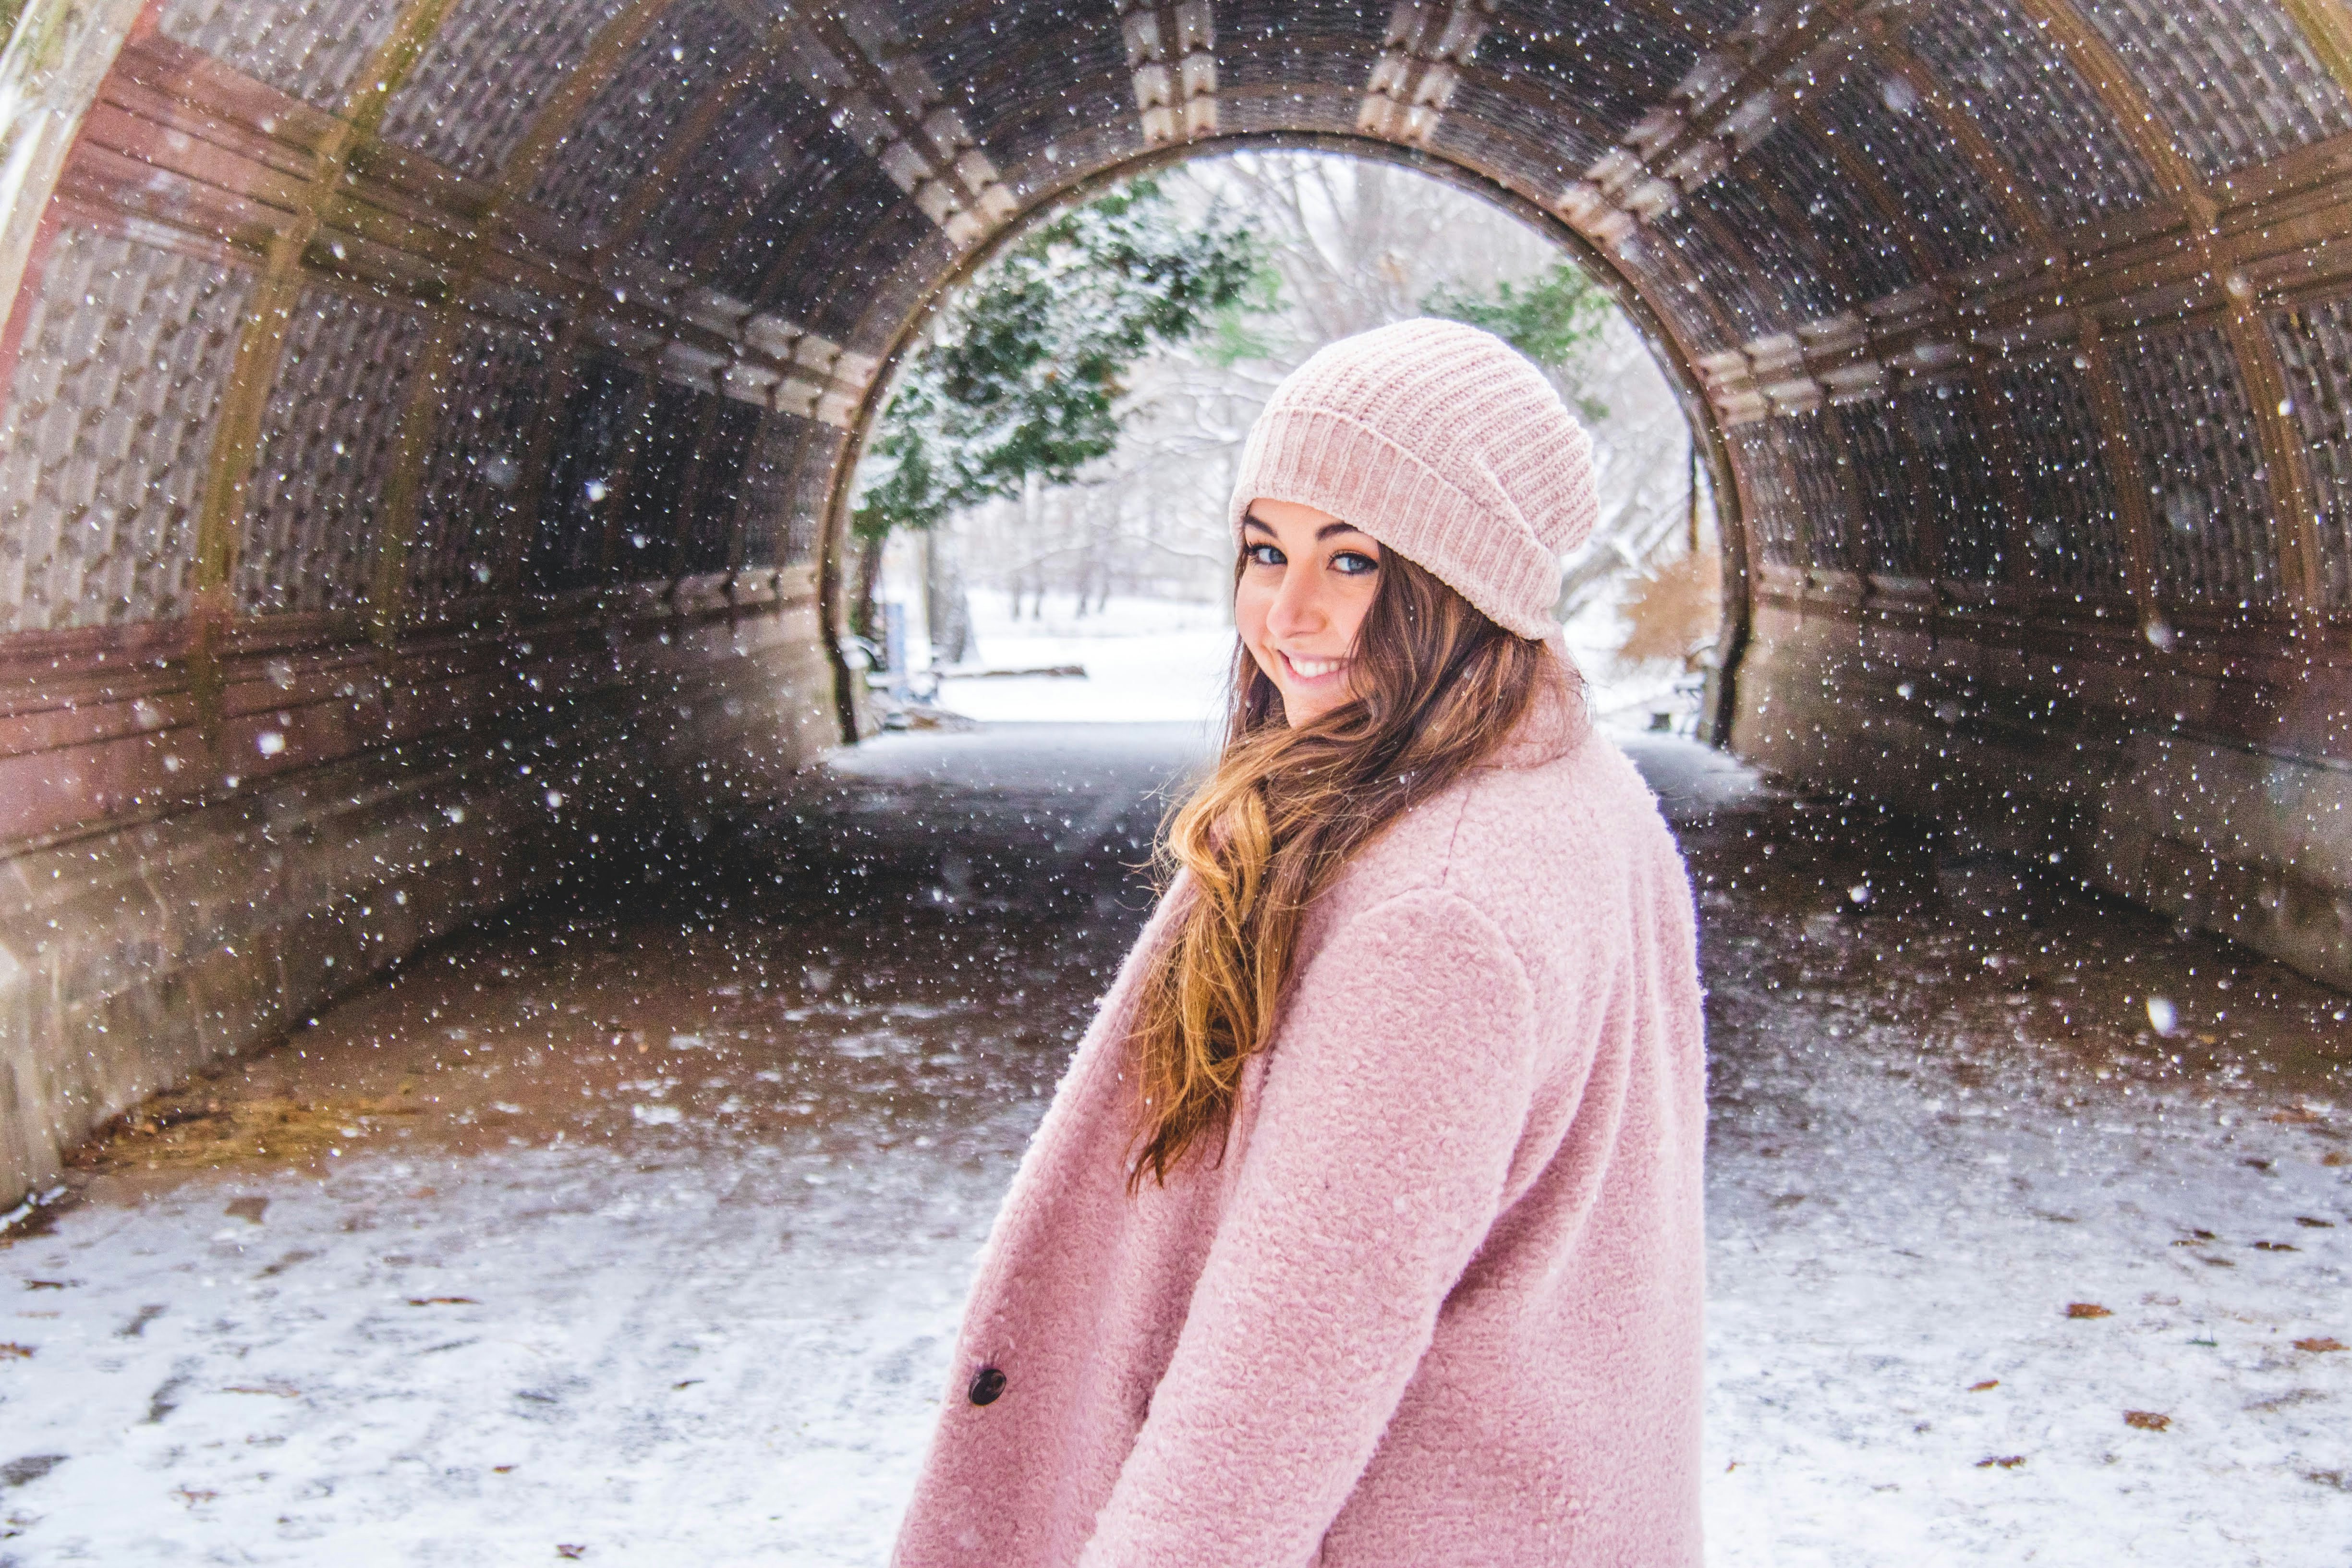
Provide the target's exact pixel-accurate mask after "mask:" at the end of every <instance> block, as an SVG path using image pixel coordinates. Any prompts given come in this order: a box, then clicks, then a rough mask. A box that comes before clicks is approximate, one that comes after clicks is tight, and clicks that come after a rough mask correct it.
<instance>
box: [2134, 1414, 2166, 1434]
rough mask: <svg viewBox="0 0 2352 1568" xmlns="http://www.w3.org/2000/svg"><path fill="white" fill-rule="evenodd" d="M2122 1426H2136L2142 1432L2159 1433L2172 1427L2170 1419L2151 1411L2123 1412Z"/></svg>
mask: <svg viewBox="0 0 2352 1568" xmlns="http://www.w3.org/2000/svg"><path fill="white" fill-rule="evenodd" d="M2124 1425H2125V1426H2137V1427H2138V1428H2139V1429H2140V1430H2141V1431H2143V1432H2161V1431H2163V1430H2164V1429H2165V1428H2166V1427H2168V1426H2171V1425H2172V1417H2171V1416H2169V1415H2158V1414H2157V1413H2156V1412H2155V1411H2153V1410H2126V1411H2125V1412H2124Z"/></svg>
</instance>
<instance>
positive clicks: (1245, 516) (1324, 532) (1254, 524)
mask: <svg viewBox="0 0 2352 1568" xmlns="http://www.w3.org/2000/svg"><path fill="white" fill-rule="evenodd" d="M1242 526H1243V527H1244V528H1255V529H1257V530H1258V531H1261V532H1265V533H1272V532H1273V531H1274V525H1273V524H1272V523H1270V522H1268V521H1265V519H1264V518H1262V517H1260V516H1258V514H1257V513H1255V512H1254V511H1245V512H1244V513H1242ZM1363 532H1364V531H1363V530H1362V529H1360V528H1358V527H1357V526H1356V525H1355V524H1354V523H1352V522H1341V521H1338V520H1336V519H1335V520H1333V521H1330V522H1327V523H1325V524H1324V525H1323V526H1322V527H1320V528H1318V529H1317V530H1316V531H1315V537H1316V538H1317V539H1328V538H1330V537H1331V536H1332V535H1333V534H1335V533H1363ZM1364 537H1365V538H1367V539H1369V538H1370V537H1371V535H1370V534H1364Z"/></svg>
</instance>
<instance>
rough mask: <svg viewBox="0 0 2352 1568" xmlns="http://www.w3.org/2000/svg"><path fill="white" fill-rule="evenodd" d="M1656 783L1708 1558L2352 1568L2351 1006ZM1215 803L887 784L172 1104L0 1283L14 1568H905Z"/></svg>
mask: <svg viewBox="0 0 2352 1568" xmlns="http://www.w3.org/2000/svg"><path fill="white" fill-rule="evenodd" d="M1640 754H1641V759H1642V761H1643V764H1644V767H1645V768H1646V769H1647V770H1648V772H1649V773H1650V776H1651V777H1652V779H1653V781H1654V783H1655V784H1657V786H1658V787H1659V788H1660V790H1661V792H1662V795H1664V797H1665V799H1666V801H1667V804H1668V806H1669V809H1670V812H1671V814H1672V815H1673V816H1675V819H1676V822H1677V825H1678V827H1679V830H1680V831H1681V832H1682V834H1683V836H1684V839H1685V845H1686V847H1688V848H1689V850H1690V852H1691V855H1692V860H1693V865H1694V869H1695V872H1696V875H1697V877H1698V879H1699V883H1700V899H1701V913H1702V920H1703V922H1704V925H1705V928H1706V934H1705V948H1706V958H1705V962H1706V969H1707V977H1708V981H1709V985H1710V999H1709V1007H1710V1027H1711V1031H1712V1049H1713V1068H1712V1070H1713V1084H1714V1106H1715V1121H1714V1132H1713V1144H1712V1150H1711V1156H1710V1162H1711V1163H1710V1175H1709V1218H1710V1231H1711V1236H1712V1245H1713V1252H1712V1257H1711V1260H1710V1268H1711V1279H1710V1286H1711V1294H1712V1298H1713V1303H1712V1308H1711V1318H1710V1366H1709V1407H1708V1421H1709V1449H1708V1459H1707V1468H1708V1479H1707V1486H1708V1497H1707V1507H1708V1519H1709V1528H1710V1539H1711V1545H1710V1557H1711V1560H1712V1561H1713V1562H1715V1563H1718V1564H1725V1565H1739V1568H1747V1565H1750V1564H1759V1565H1760V1564H1811V1563H1823V1564H1840V1565H1844V1564H1864V1563H1905V1564H1913V1563H1979V1562H1990V1563H2026V1562H2032V1563H2185V1562H2195V1563H2200V1564H2202V1563H2247V1564H2252V1563H2264V1564H2314V1565H2317V1564H2326V1565H2331V1568H2343V1565H2344V1564H2346V1563H2352V1546H2347V1542H2352V1352H2342V1351H2338V1350H2336V1349H2332V1348H2329V1347H2331V1346H2332V1345H2334V1344H2336V1343H2337V1342H2343V1343H2352V1291H2347V1289H2346V1283H2347V1282H2346V1277H2345V1268H2346V1266H2347V1261H2352V1247H2347V1237H2352V1164H2347V1161H2352V1138H2347V1131H2352V1117H2347V1113H2346V1095H2345V1089H2344V1083H2343V1074H2344V1072H2345V1070H2346V1042H2347V1034H2352V1029H2347V1025H2346V1023H2345V1022H2344V1014H2345V1004H2344V1000H2343V999H2342V998H2340V997H2336V996H2333V995H2331V994H2327V993H2326V992H2324V991H2321V990H2319V989H2317V988H2315V987H2313V986H2309V985H2307V984H2303V983H2301V982H2299V981H2296V980H2295V979H2294V977H2293V976H2291V975H2287V974H2285V973H2283V972H2281V971H2280V970H2278V969H2277V968H2276V967H2275V966H2273V965H2268V964H2264V963H2256V962H2252V961H2249V960H2247V959H2245V958H2244V957H2243V956H2242V955H2233V954H2231V952H2228V951H2227V950H2224V949H2221V948H2220V947H2218V946H2216V945H2214V944H2211V943H2209V942H2203V941H2201V940H2179V939H2176V938H2175V937H2174V936H2173V935H2172V933H2170V932H2168V931H2166V930H2165V929H2163V928H2162V927H2161V926H2159V925H2157V924H2155V923H2153V922H2151V921H2147V920H2146V919H2144V918H2142V917H2139V916H2137V915H2135V914H2132V913H2130V912H2129V911H2126V910H2117V909H2116V908H2114V907H2112V906H2105V905H2099V904H2094V903H2091V902H2089V901H2087V900H2078V899H2069V898H2064V897H2060V896H2056V895H2053V894H2051V893H2048V892H2046V891H2042V890H2039V889H2032V888H2025V887H2021V886H2020V885H2019V884H2018V883H2017V881H2016V880H2015V879H2014V878H2013V877H2012V876H2011V874H2010V872H2009V869H2008V868H2005V867H2002V866H2000V865H1997V864H1990V863H1984V864H1972V863H1969V862H1966V861H1956V860H1953V859H1952V858H1950V857H1948V856H1940V857H1939V856H1938V854H1937V851H1936V847H1935V846H1933V845H1931V844H1927V843H1924V842H1923V841H1922V840H1921V839H1920V838H1919V837H1918V836H1917V835H1916V832H1912V831H1909V830H1906V829H1905V828H1904V827H1903V826H1900V825H1895V824H1887V823H1884V822H1881V821H1879V820H1878V819H1875V818H1863V817H1853V818H1852V819H1842V818H1843V817H1845V816H1846V814H1842V813H1841V812H1840V810H1839V809H1838V808H1837V807H1836V806H1835V805H1821V804H1814V803H1806V802H1796V801H1789V800H1785V799H1780V798H1777V797H1774V796H1771V795H1768V794H1766V793H1764V792H1761V791H1759V790H1757V789H1756V788H1755V787H1754V786H1753V784H1752V782H1751V781H1749V780H1748V779H1747V778H1746V777H1745V776H1744V775H1742V774H1741V773H1738V770H1737V769H1735V768H1733V767H1731V766H1730V765H1729V764H1727V763H1724V762H1722V761H1721V760H1720V759H1717V758H1714V757H1712V756H1710V755H1708V754H1706V753H1704V752H1698V751H1696V749H1695V748H1690V747H1687V746H1683V745H1680V744H1678V743H1648V744H1644V745H1643V746H1642V747H1641V752H1640ZM1197 755H1198V742H1197V739H1196V738H1195V737H1193V735H1192V732H1191V731H1184V730H1181V729H1177V728H1174V727H1169V728H1157V727H1147V726H1135V727H1129V728H1118V727H1099V728H1088V729H1083V730H1079V729H1072V730H1051V729H1045V728H1035V729H1031V728H1001V729H997V730H992V731H985V732H983V733H980V734H975V735H955V736H931V737H908V738H895V739H891V740H888V741H886V742H880V743H877V744H876V745H873V746H871V747H868V748H866V749H864V750H863V751H861V752H858V753H856V754H855V755H853V756H850V757H848V758H846V759H845V760H844V761H843V762H842V763H839V764H837V765H836V766H835V767H834V768H833V769H832V770H830V771H828V772H826V773H823V774H821V775H818V776H817V777H815V778H814V779H812V781H811V783H810V787H809V789H808V790H807V792H806V793H805V794H804V795H803V796H802V797H801V798H799V799H796V800H795V801H794V802H793V803H791V804H790V805H788V806H787V807H786V808H785V809H783V810H782V811H780V812H778V813H776V814H774V815H773V816H772V818H770V819H769V820H767V821H765V822H763V823H761V825H759V826H757V827H756V828H755V829H754V830H751V831H749V832H746V833H744V834H741V835H738V836H733V837H726V838H725V839H724V841H723V842H722V840H721V838H720V837H719V836H717V835H713V836H712V837H709V838H707V839H705V840H703V841H701V842H695V841H693V840H692V839H691V838H681V839H679V840H678V841H677V842H674V843H664V842H653V843H647V844H645V845H642V846H638V847H637V848H638V849H639V851H640V853H639V854H638V855H637V856H636V857H635V858H633V859H631V860H630V861H629V862H628V864H627V866H626V868H625V872H624V873H615V876H614V880H612V881H610V882H607V883H604V884H601V885H599V886H596V887H593V888H587V889H576V890H575V896H574V897H573V898H572V900H570V901H569V903H568V904H566V905H565V906H564V907H562V908H561V909H558V908H551V909H549V910H541V911H537V912H532V913H529V914H526V915H524V916H522V917H520V918H519V919H518V920H516V921H514V922H513V923H512V924H511V925H510V926H509V927H507V928H505V929H502V930H499V931H487V932H481V933H476V934H473V935H470V936H468V937H467V938H466V939H464V940H462V941H459V942H453V943H451V944H449V945H447V946H446V947H445V948H443V949H440V950H436V951H434V952H428V953H426V954H425V955H423V956H422V957H420V958H419V959H417V960H416V961H414V962H412V963H410V964H409V965H408V967H407V969H406V970H405V972H404V973H403V974H402V975H401V976H400V977H399V978H398V980H397V982H396V983H394V984H390V985H387V986H383V987H381V988H377V989H373V990H371V991H370V992H368V993H366V994H362V995H360V996H358V997H355V998H353V999H352V1000H351V1001H349V1002H347V1003H345V1004H344V1005H341V1006H340V1007H338V1008H336V1009H334V1010H333V1011H331V1013H329V1014H328V1015H326V1016H323V1017H321V1018H320V1020H319V1021H318V1022H317V1024H316V1025H315V1026H313V1027H310V1028H309V1029H307V1030H305V1031H304V1032H303V1033H302V1034H301V1036H300V1037H299V1038H298V1039H296V1040H294V1041H292V1042H290V1043H289V1045H288V1046H287V1047H284V1048H282V1049H278V1050H275V1051H272V1052H268V1053H265V1054H263V1055H260V1056H258V1057H256V1058H252V1059H251V1060H249V1061H247V1062H244V1063H240V1064H236V1065H234V1066H232V1067H230V1068H226V1070H223V1071H221V1072H219V1073H218V1074H216V1075H215V1076H214V1077H212V1078H210V1079H204V1080H200V1081H198V1082H197V1083H196V1084H194V1086H192V1087H191V1088H190V1089H187V1090H185V1091H184V1092H181V1093H177V1094H173V1095H168V1096H164V1097H162V1098H160V1099H159V1100H156V1101H154V1102H152V1103H151V1104H150V1105H149V1106H147V1107H145V1108H144V1109H143V1110H142V1116H141V1117H140V1118H139V1119H138V1120H137V1121H135V1122H134V1124H133V1125H131V1127H129V1128H127V1129H126V1130H125V1131H123V1132H122V1133H121V1135H120V1136H118V1137H117V1138H116V1139H114V1140H113V1141H112V1142H110V1143H109V1144H107V1145H106V1146H104V1147H103V1148H101V1149H99V1150H97V1151H94V1152H92V1153H91V1155H90V1156H89V1158H88V1159H86V1160H85V1162H84V1163H83V1165H82V1166H81V1167H80V1168H79V1169H78V1170H76V1171H75V1172H74V1173H73V1174H72V1177H71V1179H70V1181H69V1182H68V1184H66V1187H65V1189H64V1191H63V1192H62V1193H61V1194H59V1195H58V1197H57V1198H56V1200H55V1201H53V1202H52V1203H50V1204H49V1205H47V1206H46V1207H43V1208H41V1209H39V1210H37V1211H36V1212H34V1213H32V1214H31V1215H26V1216H25V1217H24V1218H22V1219H20V1220H19V1221H18V1222H17V1224H16V1227H15V1228H14V1229H13V1230H12V1231H11V1232H10V1233H9V1237H8V1240H7V1244H6V1246H5V1249H0V1564H11V1563H16V1564H34V1563H42V1564H47V1563H109V1564H127V1563H325V1562H333V1563H352V1564H363V1563H403V1564H406V1563H432V1564H436V1565H439V1564H469V1563H485V1564H488V1563H499V1564H504V1563H530V1562H542V1561H543V1562H557V1561H564V1560H567V1559H577V1560H580V1561H586V1562H607V1563H631V1564H661V1563H693V1564H707V1563H791V1564H833V1563H844V1564H847V1563H878V1562H880V1561H881V1559H882V1557H883V1555H884V1553H885V1552H886V1550H887V1542H888V1540H889V1537H890V1534H891V1531H892V1526H893V1523H894V1521H895V1517H896V1512H897V1510H898V1506H899V1502H900V1500H901V1499H902V1497H903V1495H904V1491H905V1489H906V1486H907V1485H908V1479H909V1476H910V1471H911V1467H912V1465H913V1463H914V1461H915V1459H916V1458H917V1455H918V1453H919V1447H920V1445H921V1442H922V1440H923V1436H924V1433H925V1430H926V1427H927V1424H928V1421H929V1412H930V1410H931V1408H932V1402H933V1399H934V1396H935V1385H936V1384H937V1383H938V1381H939V1379H940V1373H941V1368H942V1366H943V1363H944V1357H945V1353H946V1344H945V1338H944V1336H945V1335H946V1333H947V1332H948V1331H950V1328H951V1327H952V1324H953V1321H954V1315H955V1310H956V1306H957V1302H958V1299H959V1294H960V1291H961V1286H962V1282H963V1279H964V1277H965V1271H966V1269H967V1268H968V1267H969V1263H970V1259H971V1252H972V1249H973V1247H974V1246H975V1244H976V1243H977V1241H978V1240H979V1238H980V1237H981V1235H982V1232H983V1230H984V1228H985V1226H986V1224H987V1221H988V1218H989V1215H990V1214H991V1213H992V1208H993V1205H994V1203H995V1199H996V1195H997V1194H998V1193H999V1192H1000V1191H1001V1190H1002V1187H1003V1183H1004V1182H1005V1180H1006V1179H1007V1177H1008V1175H1009V1173H1010V1171H1011V1167H1012V1163H1013V1160H1014V1159H1015V1158H1016V1157H1017V1154H1018V1152H1019V1150H1020V1147H1021V1144H1022V1142H1023V1141H1024V1138H1025V1136H1026V1134H1027V1131H1028V1130H1029V1128H1030V1127H1031V1126H1032V1125H1033V1124H1034V1120H1035V1118H1036V1116H1037V1114H1038V1113H1039V1111H1040V1110H1041V1109H1042V1105H1043V1099H1044V1097H1045V1094H1046V1093H1048V1092H1049V1091H1050V1089H1051V1086H1052V1083H1053V1080H1054V1079H1055V1075H1056V1073H1057V1072H1058V1069H1059V1067H1060V1064H1061V1061H1062V1059H1063V1058H1064V1056H1065V1054H1066V1050H1067V1046H1068V1043H1069V1042H1070V1041H1071V1040H1072V1039H1073V1038H1074V1037H1075V1036H1076V1032H1077V1031H1078V1029H1080V1028H1081V1027H1082V1026H1083V1025H1084V1022H1085V1019H1086V1016H1087V1009H1088V1005H1089V1004H1090V1001H1091V998H1092V997H1093V996H1094V995H1095V994H1097V992H1098V991H1099V989H1100V987H1101V986H1102V984H1104V983H1105V982H1106V981H1107V979H1108V973H1109V970H1110V967H1111V966H1112V965H1113V964H1114V963H1116V961H1117V958H1118V954H1119V953H1120V952H1121V951H1123V949H1124V947H1125V944H1126V942H1127V941H1128V939H1129V936H1130V935H1131V933H1132V931H1133V930H1134V928H1135V927H1136V925H1137V924H1138V923H1139V921H1140V919H1141V915H1142V911H1143V907H1144V901H1145V900H1144V898H1143V896H1142V893H1141V891H1140V889H1139V883H1138V882H1137V881H1136V880H1135V879H1134V878H1132V877H1131V876H1129V875H1128V874H1127V873H1125V872H1124V871H1122V869H1121V863H1122V862H1123V861H1124V862H1129V863H1131V862H1133V861H1135V860H1137V859H1139V858H1140V856H1141V851H1142V847H1143V845H1144V844H1145V843H1146V842H1147V841H1148V835H1149V830H1150V826H1151V824H1152V823H1153V822H1154V821H1155V820H1156V818H1157V816H1158V813H1159V810H1160V802H1159V800H1158V799H1156V798H1155V797H1154V795H1153V794H1152V792H1153V791H1154V790H1155V789H1156V788H1157V787H1159V786H1160V783H1161V781H1163V780H1164V779H1166V778H1168V777H1170V776H1171V775H1172V774H1175V773H1180V772H1181V770H1182V769H1183V768H1184V767H1186V766H1187V765H1189V764H1190V763H1191V762H1192V760H1193V759H1194V758H1195V757H1196V756H1197ZM2151 996H2160V997H2161V998H2162V999H2163V1002H2164V1003H2165V1004H2167V1005H2169V1006H2170V1008H2171V1009H2172V1017H2173V1032H2172V1033H2170V1034H2168V1035H2159V1034H2158V1033H2157V1032H2156V1031H2155V1030H2154V1029H2153V1028H2152V1027H2151V1026H2150V1024H2149V1011H2148V1002H2149V998H2150V997H2151ZM2159 1011H2161V1009H2159Z"/></svg>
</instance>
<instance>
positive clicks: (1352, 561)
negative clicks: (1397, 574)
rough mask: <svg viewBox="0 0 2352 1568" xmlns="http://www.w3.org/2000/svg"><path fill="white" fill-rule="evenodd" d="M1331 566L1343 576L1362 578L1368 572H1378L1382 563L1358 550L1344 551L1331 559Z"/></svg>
mask: <svg viewBox="0 0 2352 1568" xmlns="http://www.w3.org/2000/svg"><path fill="white" fill-rule="evenodd" d="M1331 565H1332V567H1333V568H1334V569H1335V570H1336V571H1338V572H1339V574H1341V575H1342V576H1347V577H1360V576H1362V575H1363V574H1365V573H1367V572H1377V571H1379V570H1380V569H1381V563H1379V562H1377V561H1375V560H1373V559H1372V558H1371V557H1370V556H1369V555H1366V554H1365V553H1363V552H1361V551H1358V550H1342V551H1341V552H1339V554H1337V555H1334V556H1333V557H1331Z"/></svg>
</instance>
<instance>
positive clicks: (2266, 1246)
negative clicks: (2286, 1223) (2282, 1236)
mask: <svg viewBox="0 0 2352 1568" xmlns="http://www.w3.org/2000/svg"><path fill="white" fill-rule="evenodd" d="M2254 1250H2255V1251H2256V1252H2300V1251H2302V1250H2303V1249H2302V1248H2301V1247H2297V1246H2295V1245H2294V1243H2293V1242H2291V1241H2258V1242H2256V1243H2254Z"/></svg>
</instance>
